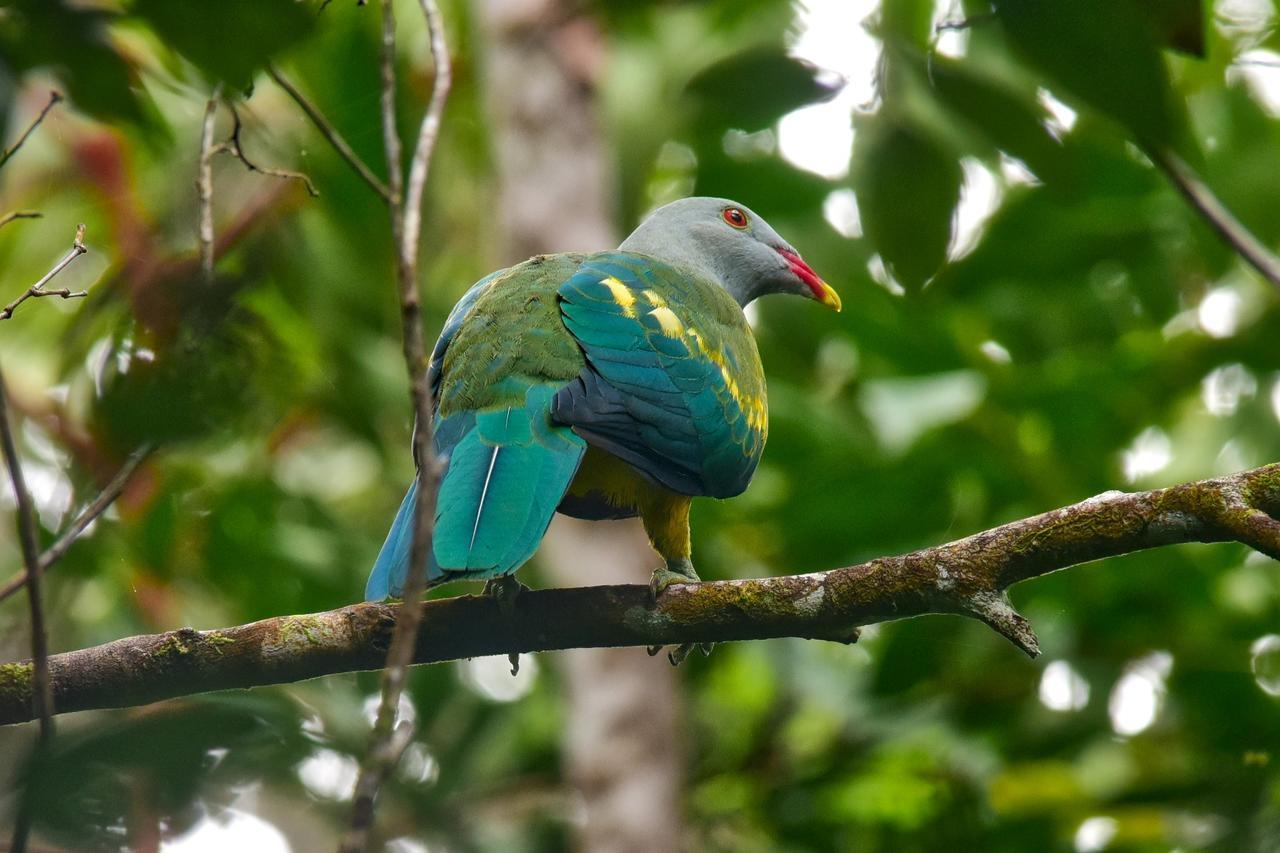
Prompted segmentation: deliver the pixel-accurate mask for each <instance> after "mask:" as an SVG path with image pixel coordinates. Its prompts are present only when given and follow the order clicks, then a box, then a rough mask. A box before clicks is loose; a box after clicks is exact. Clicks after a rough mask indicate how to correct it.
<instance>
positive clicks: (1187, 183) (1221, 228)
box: [1147, 148, 1280, 288]
mask: <svg viewBox="0 0 1280 853" xmlns="http://www.w3.org/2000/svg"><path fill="white" fill-rule="evenodd" d="M1147 153H1148V154H1149V155H1150V157H1151V160H1152V162H1154V163H1155V164H1156V166H1158V167H1159V168H1160V169H1161V171H1163V172H1164V173H1165V175H1166V176H1168V178H1169V180H1170V181H1171V182H1172V183H1173V185H1174V186H1175V187H1177V188H1178V191H1179V192H1180V193H1182V195H1183V197H1184V198H1186V200H1187V201H1188V202H1190V203H1191V206H1192V207H1194V208H1195V209H1196V210H1197V211H1199V213H1200V215H1201V216H1202V217H1204V219H1205V221H1206V222H1208V223H1209V225H1210V227H1212V228H1213V230H1215V231H1217V232H1218V235H1219V236H1220V237H1222V239H1223V240H1225V241H1226V242H1227V244H1228V245H1229V246H1231V248H1233V249H1235V251H1236V252H1237V253H1238V254H1239V255H1240V257H1242V258H1244V259H1245V260H1246V261H1247V262H1248V263H1249V265H1250V266H1252V267H1253V268H1254V269H1256V270H1257V271H1258V272H1259V273H1261V274H1262V277H1263V278H1265V279H1266V280H1267V281H1269V282H1271V283H1272V284H1273V285H1275V286H1276V287H1277V288H1280V258H1277V257H1276V255H1275V254H1274V253H1272V251H1271V250H1270V249H1268V248H1267V247H1266V246H1265V245H1263V243H1262V241H1261V240H1259V239H1258V238H1257V237H1255V236H1254V235H1253V232H1251V231H1250V230H1249V229H1248V228H1246V227H1245V226H1244V225H1243V224H1242V223H1241V222H1240V220H1238V219H1236V218H1235V216H1234V215H1233V214H1232V213H1231V211H1230V210H1228V209H1227V206H1226V205H1225V204H1223V203H1222V201H1221V200H1220V199H1219V198H1218V197H1217V196H1216V195H1214V193H1213V190H1211V189H1210V188H1209V185H1208V184H1206V183H1205V182H1204V181H1203V180H1201V178H1200V176H1199V175H1197V174H1196V173H1195V172H1194V171H1192V169H1191V167H1190V166H1189V165H1187V163H1186V161H1184V160H1183V159H1182V158H1181V157H1179V156H1178V155H1177V154H1176V153H1174V152H1173V150H1172V149H1169V148H1158V149H1150V150H1148V152H1147Z"/></svg>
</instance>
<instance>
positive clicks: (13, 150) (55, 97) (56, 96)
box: [0, 91, 62, 169]
mask: <svg viewBox="0 0 1280 853" xmlns="http://www.w3.org/2000/svg"><path fill="white" fill-rule="evenodd" d="M61 100H62V95H61V93H59V92H56V91H55V92H50V93H49V103H47V104H45V105H44V109H42V110H41V111H40V115H38V116H36V118H35V121H33V122H31V124H29V125H27V129H26V130H24V131H23V132H22V135H21V136H19V137H18V141H17V142H15V143H13V145H12V146H11V147H9V148H6V149H4V153H3V154H0V169H2V168H4V164H5V163H8V162H9V158H10V157H12V156H13V155H14V154H17V153H18V149H19V148H21V147H22V146H23V144H24V143H25V142H26V141H27V137H28V136H30V135H31V134H32V133H35V129H36V128H37V127H39V126H40V122H42V121H44V117H45V116H47V115H48V114H49V110H51V109H53V107H54V105H55V104H57V103H58V102H59V101H61Z"/></svg>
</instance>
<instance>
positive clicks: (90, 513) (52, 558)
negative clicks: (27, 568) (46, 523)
mask: <svg viewBox="0 0 1280 853" xmlns="http://www.w3.org/2000/svg"><path fill="white" fill-rule="evenodd" d="M154 449H155V448H154V446H153V445H151V444H144V445H142V446H141V447H139V448H138V449H137V450H135V451H133V453H131V454H129V458H128V459H126V460H125V462H124V464H123V465H121V466H120V470H119V471H117V472H116V474H115V476H114V477H112V478H111V481H110V482H109V483H107V485H105V486H104V487H103V488H102V491H101V492H99V493H98V494H97V496H96V497H95V498H94V499H93V500H92V501H90V502H89V504H88V505H87V506H86V507H85V508H84V509H83V510H82V511H81V512H80V514H79V515H78V516H76V518H75V520H74V521H72V522H71V524H69V525H68V526H67V529H66V530H64V531H63V532H62V534H61V535H60V536H58V538H57V539H55V540H54V542H53V544H52V545H50V546H49V547H48V548H46V549H45V550H44V553H43V554H41V555H40V560H39V564H38V565H39V569H40V573H41V575H43V574H44V573H45V572H47V571H49V569H50V568H52V567H53V565H54V564H55V563H57V562H58V560H60V559H62V555H63V554H65V553H67V550H68V549H69V548H70V547H71V546H72V544H74V543H75V541H76V540H77V539H78V538H79V537H80V534H81V533H83V532H84V531H85V529H86V528H87V527H88V526H89V525H90V524H92V523H93V522H94V520H95V519H96V518H97V517H98V516H100V515H102V513H104V512H106V510H107V507H109V506H111V504H112V503H114V502H115V499H116V498H118V497H120V494H121V493H122V492H124V488H125V486H127V485H128V484H129V479H130V478H131V477H132V476H133V472H134V471H136V470H138V466H139V465H141V464H142V463H143V461H144V460H146V458H147V457H148V456H149V455H151V451H152V450H154ZM26 584H27V575H26V573H25V572H18V573H17V574H15V575H14V576H13V577H11V578H9V580H8V581H7V582H5V584H4V586H2V587H0V601H4V600H5V599H6V598H8V597H9V596H11V595H13V594H14V593H15V592H17V591H18V590H20V589H22V588H23V587H24V586H26Z"/></svg>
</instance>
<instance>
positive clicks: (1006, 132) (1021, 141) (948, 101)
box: [928, 56, 1070, 183]
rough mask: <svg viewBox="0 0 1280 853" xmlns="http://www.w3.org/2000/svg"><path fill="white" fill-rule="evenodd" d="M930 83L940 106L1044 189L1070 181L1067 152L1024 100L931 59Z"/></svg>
mask: <svg viewBox="0 0 1280 853" xmlns="http://www.w3.org/2000/svg"><path fill="white" fill-rule="evenodd" d="M928 79H929V82H930V84H931V86H932V87H933V93H934V95H935V97H936V98H937V99H938V101H939V102H940V103H942V104H943V106H945V107H947V108H948V109H949V110H951V111H952V112H953V113H955V114H956V115H957V116H959V117H960V118H961V119H962V120H964V121H965V122H967V123H968V124H969V125H970V126H972V127H973V128H974V129H976V130H977V131H978V132H980V133H981V134H982V135H983V136H984V137H986V139H987V140H988V141H989V142H990V143H991V144H992V145H994V146H995V147H996V148H998V149H1000V150H1001V151H1004V152H1006V153H1008V154H1010V155H1012V156H1014V157H1017V158H1018V159H1019V160H1021V161H1022V162H1024V163H1026V164H1027V167H1028V168H1029V169H1031V171H1032V172H1034V173H1035V174H1036V176H1037V177H1039V178H1041V179H1042V180H1044V181H1045V182H1046V183H1066V182H1067V181H1068V180H1069V171H1070V170H1069V163H1068V159H1069V158H1068V157H1067V149H1066V148H1064V147H1063V145H1062V143H1061V142H1060V141H1059V140H1057V139H1056V138H1054V136H1053V134H1052V133H1050V132H1049V130H1048V128H1047V127H1045V124H1044V121H1043V118H1042V110H1041V109H1039V108H1038V107H1037V106H1036V104H1035V103H1034V101H1033V100H1032V99H1031V98H1030V96H1028V95H1024V94H1022V93H1021V92H1018V91H1016V90H1015V89H1013V88H1011V87H1009V86H1006V85H1003V84H1001V83H1000V82H998V81H996V80H994V79H992V78H989V77H987V76H986V75H984V74H981V73H979V72H976V71H974V70H973V69H972V68H971V67H970V66H969V64H968V63H966V62H962V61H957V60H954V59H948V58H946V57H942V56H937V57H934V58H933V59H932V61H931V64H930V66H929V77H928Z"/></svg>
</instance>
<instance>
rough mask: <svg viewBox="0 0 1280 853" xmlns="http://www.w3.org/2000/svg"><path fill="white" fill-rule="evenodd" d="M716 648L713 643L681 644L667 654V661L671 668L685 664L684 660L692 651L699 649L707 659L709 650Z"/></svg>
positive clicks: (709, 653)
mask: <svg viewBox="0 0 1280 853" xmlns="http://www.w3.org/2000/svg"><path fill="white" fill-rule="evenodd" d="M715 647H716V644H715V643H681V644H680V645H678V646H676V647H675V648H674V649H672V650H671V651H669V652H667V660H668V661H670V662H671V665H672V666H679V665H680V664H682V663H684V662H685V659H686V658H688V657H689V655H691V654H692V653H693V650H694V649H701V650H702V656H703V657H709V656H710V655H711V650H712V649H714V648H715Z"/></svg>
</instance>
